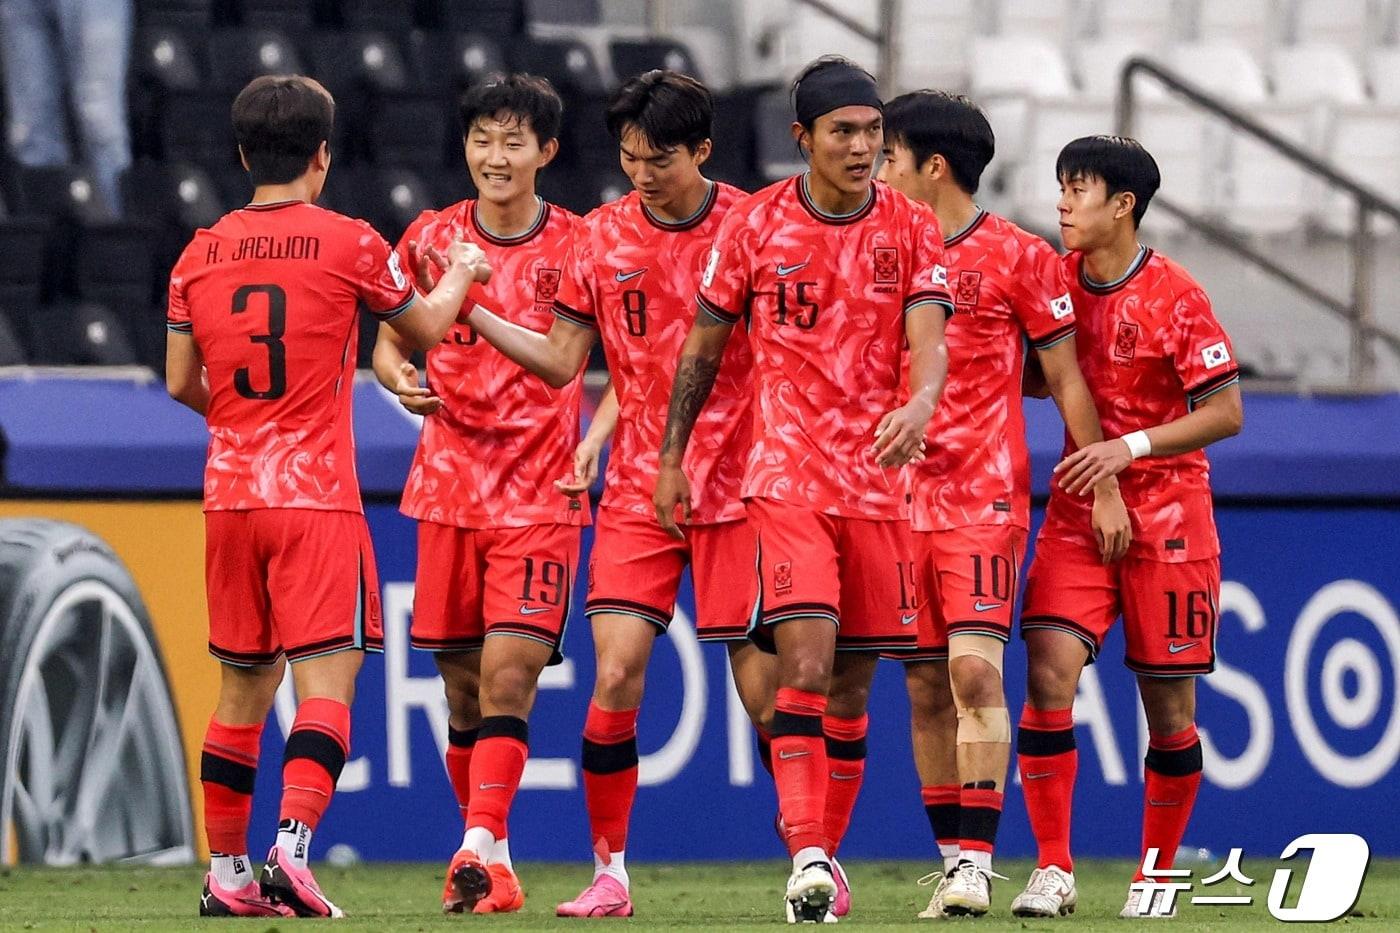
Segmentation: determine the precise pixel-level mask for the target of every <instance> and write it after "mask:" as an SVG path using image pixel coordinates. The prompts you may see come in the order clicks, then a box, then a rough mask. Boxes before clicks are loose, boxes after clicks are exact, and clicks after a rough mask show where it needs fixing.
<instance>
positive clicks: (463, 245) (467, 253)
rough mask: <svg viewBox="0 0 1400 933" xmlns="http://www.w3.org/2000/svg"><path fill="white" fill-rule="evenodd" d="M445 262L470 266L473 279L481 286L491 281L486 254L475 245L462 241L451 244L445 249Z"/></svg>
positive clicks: (489, 265) (489, 266)
mask: <svg viewBox="0 0 1400 933" xmlns="http://www.w3.org/2000/svg"><path fill="white" fill-rule="evenodd" d="M447 261H448V262H451V263H464V264H466V265H468V266H471V268H472V276H473V278H475V279H476V280H477V281H478V282H480V283H482V284H483V285H484V284H486V283H487V282H489V281H491V263H490V262H488V261H487V259H486V253H485V252H484V251H483V250H482V248H481V247H480V246H477V245H476V244H475V243H467V242H465V241H463V240H458V241H457V242H455V243H453V244H452V245H451V246H449V247H447Z"/></svg>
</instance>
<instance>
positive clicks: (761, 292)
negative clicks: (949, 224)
mask: <svg viewBox="0 0 1400 933" xmlns="http://www.w3.org/2000/svg"><path fill="white" fill-rule="evenodd" d="M806 177H807V176H805V175H799V176H796V177H793V178H789V179H787V180H785V181H780V182H778V183H777V184H774V185H770V186H768V187H767V188H764V189H763V190H762V191H759V192H757V193H756V194H753V195H751V196H749V197H748V198H746V199H744V200H743V201H741V202H739V203H738V204H736V205H735V206H734V208H733V210H731V211H730V213H729V216H728V217H726V218H725V221H724V223H723V224H722V225H721V226H720V231H719V235H718V236H717V237H716V238H715V247H714V251H713V253H712V254H711V256H710V261H709V264H708V265H707V267H706V269H705V275H704V278H703V280H702V282H701V288H700V299H699V304H700V308H701V311H702V312H703V313H708V314H710V315H712V316H713V317H715V318H717V319H718V320H721V321H724V322H726V323H736V322H738V321H739V320H740V319H742V318H743V317H745V316H746V315H747V316H748V319H749V339H750V340H751V341H752V343H753V351H754V365H755V370H754V371H755V375H756V379H757V382H756V385H755V391H756V392H757V398H758V407H757V422H756V424H755V442H754V449H753V452H752V454H751V455H750V457H749V462H748V470H747V474H746V477H745V480H744V496H745V497H746V498H764V499H779V500H783V501H786V502H790V503H794V504H798V505H802V506H804V507H807V508H810V509H812V510H813V511H817V512H824V513H827V514H830V515H842V516H846V517H848V518H860V519H882V520H884V519H899V518H906V517H908V510H907V508H906V505H905V495H906V493H905V484H904V482H903V480H902V478H901V477H900V474H899V472H898V471H897V470H892V469H890V470H887V469H884V468H882V467H880V466H879V465H878V464H876V462H875V457H874V455H873V454H872V453H871V452H870V446H871V444H872V443H874V441H875V428H876V426H877V425H878V424H879V422H880V419H881V418H882V417H883V416H884V414H885V413H886V412H889V411H892V410H894V409H895V408H898V407H899V406H900V404H901V394H902V393H901V386H902V384H903V381H904V380H903V372H902V371H903V366H902V365H901V357H902V353H903V348H904V345H905V334H904V315H905V314H906V313H908V312H909V311H910V310H912V309H914V308H916V307H919V306H922V305H926V304H933V305H937V306H939V308H940V310H941V311H943V312H946V313H951V312H952V300H951V298H950V297H949V295H948V288H947V272H946V269H945V266H944V258H943V236H942V233H941V232H940V231H939V227H938V218H937V217H936V216H934V213H933V211H932V210H930V209H929V208H928V207H927V206H925V205H923V204H919V203H917V202H914V201H911V200H909V199H908V198H906V197H905V196H904V195H902V194H900V193H899V192H897V191H895V190H894V189H892V188H890V187H888V186H887V185H885V184H884V183H883V182H875V183H874V184H873V186H872V188H871V193H870V197H869V199H868V200H867V201H866V203H865V205H864V206H862V207H861V208H859V209H858V210H856V211H855V212H853V213H851V214H847V215H844V216H833V215H829V214H825V213H823V212H822V211H821V209H820V208H818V207H817V206H816V205H815V204H814V203H812V201H811V198H810V196H809V195H808V193H807V190H806Z"/></svg>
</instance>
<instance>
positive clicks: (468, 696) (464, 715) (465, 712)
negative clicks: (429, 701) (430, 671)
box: [442, 670, 481, 728]
mask: <svg viewBox="0 0 1400 933" xmlns="http://www.w3.org/2000/svg"><path fill="white" fill-rule="evenodd" d="M478 689H479V684H478V682H477V679H476V678H475V677H469V676H466V675H464V674H463V673H461V672H460V671H456V670H450V671H449V670H444V671H443V672H442V692H443V695H444V696H445V697H446V698H447V712H448V714H449V715H450V716H451V717H452V718H453V719H454V720H459V721H460V720H466V721H468V722H470V723H475V722H476V721H477V720H479V719H480V718H481V701H480V699H479V697H478V694H477V691H478ZM454 725H455V723H454ZM459 728H460V727H459ZM467 728H470V726H468V727H467Z"/></svg>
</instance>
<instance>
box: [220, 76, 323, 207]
mask: <svg viewBox="0 0 1400 933" xmlns="http://www.w3.org/2000/svg"><path fill="white" fill-rule="evenodd" d="M232 117H233V136H234V139H236V140H237V141H238V145H239V147H240V148H241V149H242V150H243V158H245V159H246V160H247V161H248V175H249V177H250V178H251V180H252V182H253V187H255V188H256V187H257V186H258V185H285V184H287V183H288V182H293V181H296V180H297V179H298V178H300V177H301V176H302V175H305V174H306V163H307V162H309V161H310V160H311V157H312V156H313V155H315V154H316V150H317V149H320V148H321V144H322V143H324V142H327V141H329V140H330V138H331V128H332V127H333V126H334V125H335V98H333V97H331V95H330V92H329V91H327V90H326V89H325V88H324V87H322V86H321V84H320V82H318V81H316V80H314V79H312V78H308V77H305V76H303V75H263V76H261V77H258V78H254V79H253V80H252V81H250V82H248V85H247V87H245V88H243V90H241V91H239V92H238V96H237V97H235V98H234V100H233V108H232Z"/></svg>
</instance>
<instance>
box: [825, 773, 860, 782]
mask: <svg viewBox="0 0 1400 933" xmlns="http://www.w3.org/2000/svg"><path fill="white" fill-rule="evenodd" d="M858 777H860V775H859V774H840V773H838V772H836V771H833V772H831V779H832V780H833V781H854V780H855V779H856V778H858Z"/></svg>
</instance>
